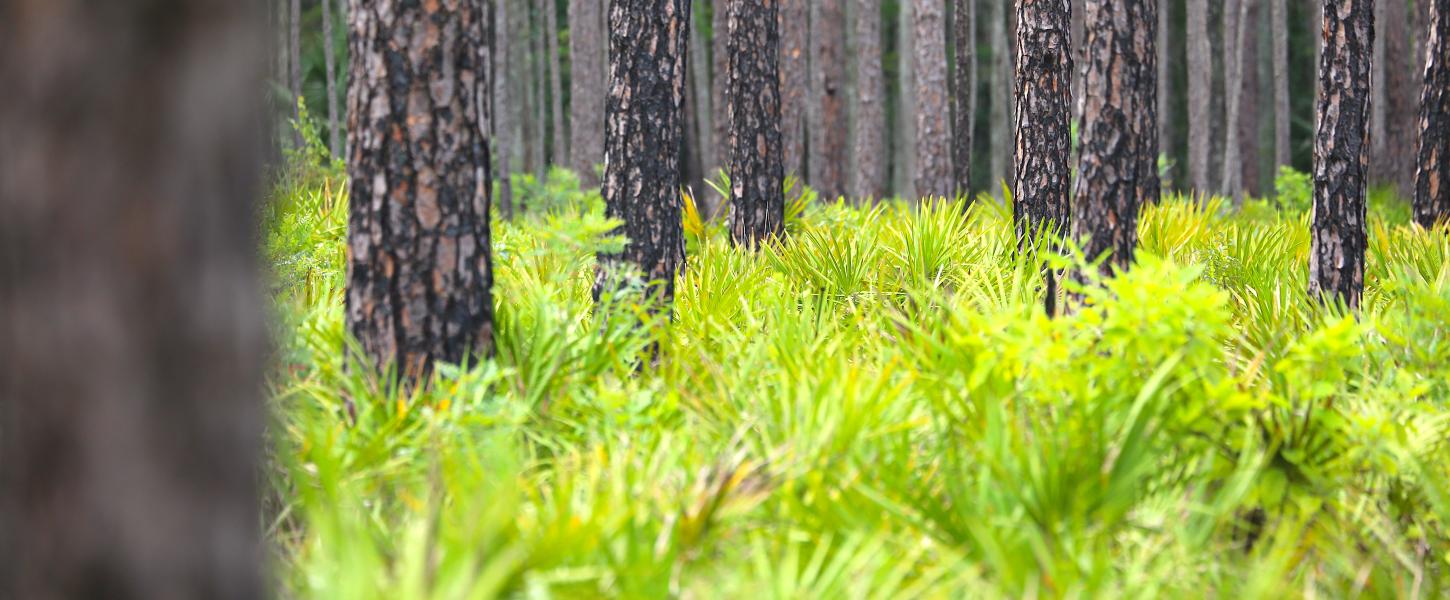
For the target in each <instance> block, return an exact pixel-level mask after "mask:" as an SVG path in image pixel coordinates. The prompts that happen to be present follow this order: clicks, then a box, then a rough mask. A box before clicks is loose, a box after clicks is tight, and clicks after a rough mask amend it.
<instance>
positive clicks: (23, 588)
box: [0, 0, 271, 600]
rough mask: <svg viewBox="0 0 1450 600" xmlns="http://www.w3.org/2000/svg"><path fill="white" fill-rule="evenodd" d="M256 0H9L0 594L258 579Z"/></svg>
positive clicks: (0, 112) (236, 586)
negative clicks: (25, 0) (20, 0)
mask: <svg viewBox="0 0 1450 600" xmlns="http://www.w3.org/2000/svg"><path fill="white" fill-rule="evenodd" d="M158 6H159V7H160V8H162V9H163V11H162V12H158ZM264 7H266V4H265V3H255V2H235V1H232V0H174V1H171V2H166V3H163V4H161V5H158V3H156V2H152V1H140V0H109V1H107V2H91V1H84V0H45V1H44V2H38V3H35V2H32V3H15V2H10V3H5V4H4V5H3V6H0V80H3V81H5V82H6V87H5V93H4V94H3V95H0V132H3V133H0V215H4V216H3V217H0V248H3V250H0V254H3V255H4V258H3V259H0V365H3V366H0V490H3V491H4V492H3V493H0V556H4V557H5V565H4V566H3V567H0V597H3V598H26V599H50V598H93V597H107V598H218V599H238V600H240V599H244V598H261V597H265V596H267V591H266V590H267V585H266V583H265V579H264V578H263V576H262V562H263V560H264V559H265V555H266V552H265V550H264V549H263V547H262V541H261V533H260V532H261V526H260V525H259V522H258V521H259V519H258V516H259V513H260V510H261V509H260V506H259V502H258V498H259V496H260V492H261V490H260V489H259V485H258V484H259V481H260V479H261V477H259V474H260V468H261V459H262V449H263V441H262V428H263V424H264V409H263V406H264V402H263V399H262V394H263V391H262V371H263V362H264V358H263V353H264V346H265V340H264V336H265V333H266V324H265V314H264V312H265V311H264V309H263V302H264V301H263V300H262V297H261V294H262V292H261V290H260V289H259V284H258V282H259V277H260V273H259V271H260V270H259V268H258V264H257V258H256V257H257V256H258V252H257V249H256V245H255V241H256V231H257V227H259V224H258V223H256V216H257V213H258V211H257V208H258V205H257V203H258V199H259V198H260V194H261V185H260V183H261V182H260V181H259V179H260V178H259V177H258V175H259V173H260V164H259V159H260V154H259V152H260V151H261V150H262V149H263V142H264V139H263V135H264V133H265V131H266V129H265V128H262V127H258V123H259V122H260V121H263V120H264V117H263V115H262V108H263V107H262V106H261V104H260V102H259V101H260V100H261V99H262V96H261V95H260V94H258V90H259V89H261V88H260V86H261V85H262V84H263V83H264V78H265V77H266V71H267V67H266V62H265V61H264V59H263V57H264V56H265V53H264V52H265V51H264V48H263V41H264V40H265V39H267V38H270V37H271V36H267V35H265V33H264V30H263V29H262V28H261V26H262V25H263V24H264V23H265V22H266V16H265V13H264V12H263V10H264ZM38 32H45V35H39V34H38ZM98 82H105V83H104V84H103V85H101V84H99V83H98Z"/></svg>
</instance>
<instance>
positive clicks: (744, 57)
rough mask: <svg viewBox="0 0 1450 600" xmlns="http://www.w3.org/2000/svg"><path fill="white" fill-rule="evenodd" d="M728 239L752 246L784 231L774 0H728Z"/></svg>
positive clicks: (778, 29) (782, 166) (778, 35)
mask: <svg viewBox="0 0 1450 600" xmlns="http://www.w3.org/2000/svg"><path fill="white" fill-rule="evenodd" d="M727 6H728V12H729V14H728V16H727V19H726V31H725V32H723V33H725V34H726V36H727V38H728V43H727V44H726V52H727V54H728V55H729V63H730V64H729V68H728V69H727V70H726V73H727V74H728V75H727V77H728V82H727V85H726V95H727V97H728V99H729V105H730V110H729V111H728V112H729V113H730V124H731V125H730V239H731V241H733V242H734V243H735V244H736V245H738V246H745V247H748V248H758V247H759V246H760V245H761V244H762V243H764V242H765V241H766V240H768V239H770V238H774V237H777V236H780V235H782V234H783V233H784V232H785V193H784V187H783V184H784V181H785V164H784V163H783V162H782V158H783V157H782V156H781V141H780V72H779V64H780V56H779V54H780V19H779V16H778V15H777V11H778V10H779V5H778V4H776V3H775V2H774V0H728V2H727Z"/></svg>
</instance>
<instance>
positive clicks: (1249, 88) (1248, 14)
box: [1238, 0, 1265, 196]
mask: <svg viewBox="0 0 1450 600" xmlns="http://www.w3.org/2000/svg"><path fill="white" fill-rule="evenodd" d="M1248 4H1249V8H1248V10H1246V11H1245V12H1244V21H1243V27H1244V29H1245V31H1244V35H1243V38H1244V44H1243V50H1242V51H1241V53H1240V54H1241V56H1240V58H1241V60H1240V61H1239V63H1240V64H1241V65H1243V66H1242V67H1240V68H1241V69H1242V71H1241V76H1240V80H1241V85H1240V86H1239V90H1240V91H1239V94H1240V96H1239V119H1238V121H1239V128H1238V130H1239V133H1238V136H1239V144H1238V146H1239V190H1240V193H1241V194H1243V195H1248V196H1259V195H1261V191H1260V190H1261V186H1260V179H1261V178H1260V175H1261V173H1260V171H1261V170H1262V169H1261V168H1260V165H1261V164H1262V163H1261V158H1262V156H1261V153H1260V151H1259V138H1260V137H1261V136H1260V132H1261V129H1260V127H1261V125H1262V121H1261V119H1260V114H1261V108H1262V104H1263V97H1262V96H1261V94H1260V86H1261V79H1262V75H1261V73H1260V67H1261V66H1265V65H1263V63H1262V61H1260V60H1259V46H1260V45H1261V43H1260V42H1261V40H1260V39H1259V38H1260V37H1261V36H1260V33H1262V29H1261V28H1260V26H1261V25H1262V24H1263V10H1262V8H1261V4H1262V3H1261V2H1259V1H1258V0H1253V1H1251V2H1249V3H1248Z"/></svg>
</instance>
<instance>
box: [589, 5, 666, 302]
mask: <svg viewBox="0 0 1450 600" xmlns="http://www.w3.org/2000/svg"><path fill="white" fill-rule="evenodd" d="M689 20H690V2H689V0H610V3H609V95H608V97H607V99H606V102H605V138H604V140H605V141H604V146H605V160H604V201H605V211H604V212H605V215H606V216H608V217H610V218H613V219H619V220H620V221H622V222H623V225H622V226H621V227H620V230H619V233H622V234H624V235H625V236H627V237H628V238H629V242H628V243H627V244H626V245H625V247H624V250H623V251H622V252H620V253H607V254H600V255H599V268H598V272H597V276H596V278H595V283H594V297H595V299H600V298H601V297H602V296H603V295H604V294H606V293H607V292H609V291H612V290H614V289H616V288H617V287H619V286H621V285H629V284H648V285H650V286H652V287H651V289H650V298H651V299H652V300H653V301H655V302H657V303H658V307H663V306H664V305H667V304H668V303H669V302H670V301H671V300H672V299H673V298H674V290H675V275H676V273H677V272H678V271H679V269H680V268H681V267H683V266H684V262H685V238H684V232H683V231H682V230H681V225H680V164H679V162H680V152H679V149H680V137H681V136H682V135H683V130H682V128H683V123H682V119H681V110H682V104H683V102H684V95H685V93H684V92H685V50H686V48H688V47H689V40H688V39H686V38H687V37H688V36H689V31H690V28H689V27H688V25H687V24H688V23H689ZM641 278H642V279H641Z"/></svg>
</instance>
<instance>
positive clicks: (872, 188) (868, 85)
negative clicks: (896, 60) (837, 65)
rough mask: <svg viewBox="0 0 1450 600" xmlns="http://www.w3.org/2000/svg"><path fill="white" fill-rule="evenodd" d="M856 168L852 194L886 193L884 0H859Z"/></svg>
mask: <svg viewBox="0 0 1450 600" xmlns="http://www.w3.org/2000/svg"><path fill="white" fill-rule="evenodd" d="M854 16H855V18H856V39H857V46H856V90H857V93H856V128H855V140H854V143H853V146H854V151H853V152H852V155H853V156H854V157H855V169H853V170H852V178H851V195H852V196H854V197H856V198H858V199H860V200H870V199H876V198H881V197H883V196H884V195H885V193H886V160H885V157H886V155H887V153H888V152H890V148H889V147H888V146H887V144H886V81H885V78H884V75H883V74H882V71H881V2H880V0H857V1H856V5H855V15H854Z"/></svg>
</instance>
